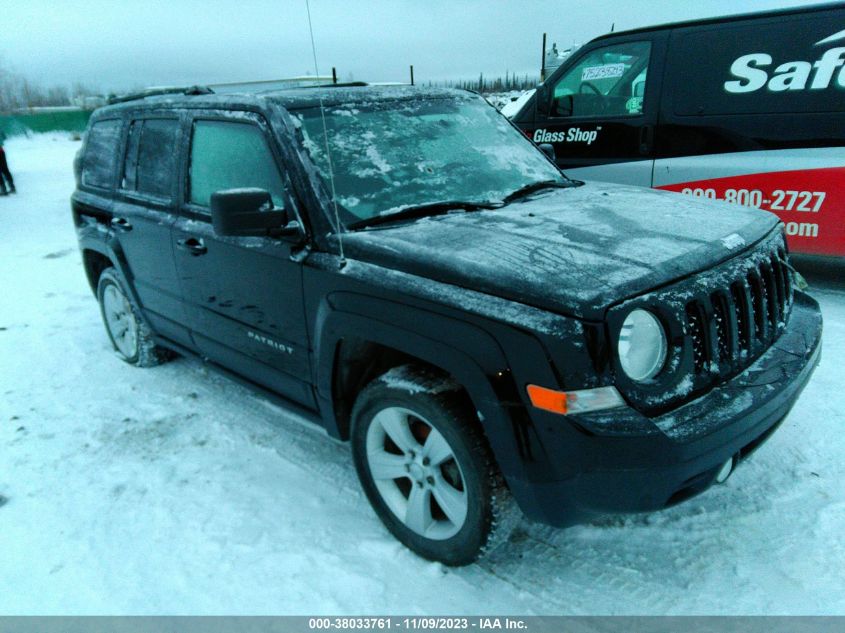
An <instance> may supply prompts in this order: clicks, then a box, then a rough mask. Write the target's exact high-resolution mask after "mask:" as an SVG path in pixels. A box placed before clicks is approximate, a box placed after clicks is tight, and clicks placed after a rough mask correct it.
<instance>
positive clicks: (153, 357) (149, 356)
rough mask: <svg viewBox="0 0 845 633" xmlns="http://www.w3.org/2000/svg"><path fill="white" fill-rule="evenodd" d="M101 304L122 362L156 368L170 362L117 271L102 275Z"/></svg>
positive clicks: (105, 320)
mask: <svg viewBox="0 0 845 633" xmlns="http://www.w3.org/2000/svg"><path fill="white" fill-rule="evenodd" d="M97 300H98V301H99V303H100V315H101V316H102V317H103V324H104V325H105V326H106V333H107V334H108V336H109V340H110V341H111V343H112V345H113V346H114V350H115V352H117V355H118V356H119V357H120V358H121V359H122V360H124V361H126V362H127V363H129V364H130V365H137V366H138V367H153V366H155V365H159V364H161V363H162V362H164V361H165V360H167V359H168V358H169V354H168V352H167V350H164V349H162V348H160V347H158V346H157V345H156V344H155V341H154V340H153V335H152V331H151V330H150V328H149V326H148V325H147V323H146V321H144V318H143V317H142V316H141V313H140V311H139V310H138V307H137V306H136V305H135V304H134V303H133V302H132V299H130V296H129V293H128V292H127V290H126V287H125V285H124V281H123V278H122V277H121V276H120V274H119V273H118V272H117V270H116V269H115V268H113V267H112V268H106V269H105V270H104V271H103V272H102V274H101V275H100V279H99V281H98V283H97Z"/></svg>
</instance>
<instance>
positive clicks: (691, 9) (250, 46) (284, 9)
mask: <svg viewBox="0 0 845 633" xmlns="http://www.w3.org/2000/svg"><path fill="white" fill-rule="evenodd" d="M809 3H811V0H781V1H778V0H694V1H693V0H674V1H671V0H662V1H661V0H577V1H576V0H556V1H550V0H512V1H510V2H508V1H505V0H451V1H449V0H418V1H416V2H411V1H410V0H392V1H387V0H311V15H312V20H313V25H314V36H315V38H316V47H317V56H318V62H319V66H320V72H321V73H326V72H331V67H332V66H336V67H337V69H338V74H339V76H340V77H341V79H348V78H349V76H350V74H351V75H352V77H354V79H356V80H363V81H406V80H407V76H408V65H409V64H414V69H415V74H416V77H417V80H418V81H426V80H428V79H434V80H437V79H450V78H462V77H463V78H470V77H477V76H478V73H480V72H483V73H484V74H485V75H486V76H490V77H494V76H499V75H503V74H504V73H505V71H510V72H514V71H516V72H518V73H520V74H522V73H533V74H537V73H539V64H540V49H541V42H542V34H543V32H546V33H548V37H549V43H550V45H551V42H557V43H558V47H559V48H566V47H568V46H570V45H572V44H574V43H584V42H586V41H588V40H590V39H592V38H593V37H595V36H597V35H601V34H603V33H606V32H607V31H609V30H610V28H611V25H612V24H614V23H615V28H616V30H617V31H619V30H623V29H629V28H635V27H639V26H646V25H650V24H658V23H661V22H667V21H677V20H682V19H688V18H698V17H708V16H716V15H726V14H729V13H743V12H747V11H757V10H762V9H771V8H779V7H784V6H795V5H799V4H809ZM1 4H2V6H0V67H5V68H6V69H7V70H11V71H13V72H16V73H19V74H21V75H24V76H26V77H28V78H30V79H32V80H34V81H36V82H39V83H43V84H45V85H50V84H66V85H69V84H71V83H73V82H75V81H81V82H84V83H86V84H89V85H91V86H94V87H97V88H99V89H102V90H109V89H125V88H129V87H139V86H150V85H173V84H175V85H181V84H195V83H200V84H202V83H217V82H227V81H246V80H258V79H276V78H282V77H290V76H296V75H301V74H305V73H309V72H310V73H313V69H314V62H313V58H312V56H311V44H310V39H309V36H308V22H307V17H306V10H305V6H306V5H305V0H267V1H264V0H230V1H227V2H223V1H219V0H165V1H161V0H73V1H69V0H2V3H1Z"/></svg>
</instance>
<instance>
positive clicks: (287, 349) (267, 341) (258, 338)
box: [246, 330, 293, 354]
mask: <svg viewBox="0 0 845 633" xmlns="http://www.w3.org/2000/svg"><path fill="white" fill-rule="evenodd" d="M246 335H247V337H248V338H251V339H252V340H253V341H255V342H256V343H261V344H262V345H266V346H267V347H272V348H273V349H274V350H276V351H277V352H284V353H285V354H293V348H292V347H291V346H290V345H285V344H284V343H279V342H278V341H274V340H273V339H271V338H268V337H266V336H264V335H263V334H259V333H258V332H253V331H252V330H247V332H246Z"/></svg>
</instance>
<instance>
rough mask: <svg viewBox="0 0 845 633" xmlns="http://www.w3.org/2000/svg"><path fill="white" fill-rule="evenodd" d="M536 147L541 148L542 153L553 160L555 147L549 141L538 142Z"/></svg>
mask: <svg viewBox="0 0 845 633" xmlns="http://www.w3.org/2000/svg"><path fill="white" fill-rule="evenodd" d="M537 147H539V148H540V149H541V150H543V153H544V154H545V155H546V156H548V157H549V158H550V159H551V160H552V162H554V160H555V147H554V145H552V144H551V143H540V144H539V145H538V146H537Z"/></svg>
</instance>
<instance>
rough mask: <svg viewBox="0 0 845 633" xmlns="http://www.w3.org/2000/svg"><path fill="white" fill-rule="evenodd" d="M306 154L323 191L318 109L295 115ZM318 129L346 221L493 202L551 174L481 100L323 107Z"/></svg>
mask: <svg viewBox="0 0 845 633" xmlns="http://www.w3.org/2000/svg"><path fill="white" fill-rule="evenodd" d="M300 114H301V119H302V122H303V126H302V132H303V140H304V144H305V148H306V149H307V150H308V152H309V153H310V154H311V157H312V159H313V160H314V162H315V164H316V165H317V168H318V169H319V170H320V172H321V175H322V176H323V178H324V180H326V185H327V189H329V190H330V183H329V182H328V179H329V170H328V161H327V157H326V136H325V135H324V132H323V130H324V127H323V125H324V124H323V118H322V117H321V114H320V109H319V108H310V109H307V110H303V111H302V112H301V113H300ZM325 129H326V130H327V131H328V147H329V152H330V157H331V164H332V167H333V173H334V186H335V191H336V195H337V201H338V204H339V205H341V206H342V208H343V209H344V210H345V211H346V213H344V216H345V220H346V221H347V222H354V221H356V220H362V219H367V218H371V217H373V216H377V215H386V214H391V213H395V212H397V211H401V210H402V209H404V208H407V207H411V206H415V205H420V204H428V203H432V202H446V201H464V202H491V201H492V202H495V201H499V200H501V199H502V198H504V197H505V196H506V195H508V194H509V193H511V192H513V191H515V190H516V189H519V188H520V187H523V186H525V185H526V184H529V183H532V182H536V181H538V180H559V179H561V176H560V173H559V172H558V170H557V169H556V168H555V167H554V166H553V165H551V164H550V163H549V162H548V161H547V160H546V158H545V157H544V156H543V155H542V154H541V153H540V152H539V151H538V150H537V149H536V148H535V147H534V146H533V145H532V144H531V143H530V142H529V141H528V140H527V139H525V138H524V137H523V136H522V135H521V134H520V133H519V132H518V131H517V130H515V129H514V128H513V127H512V126H511V125H510V124H509V123H508V122H507V121H506V120H505V119H504V118H503V117H502V116H501V115H499V114H498V113H497V112H496V111H495V110H494V109H493V108H491V107H489V106H487V105H486V104H484V103H482V102H481V101H480V100H479V101H475V100H467V99H442V98H441V99H422V100H419V99H417V100H406V101H385V102H381V103H375V104H374V103H368V104H361V105H357V104H356V105H346V106H327V107H326V108H325Z"/></svg>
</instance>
